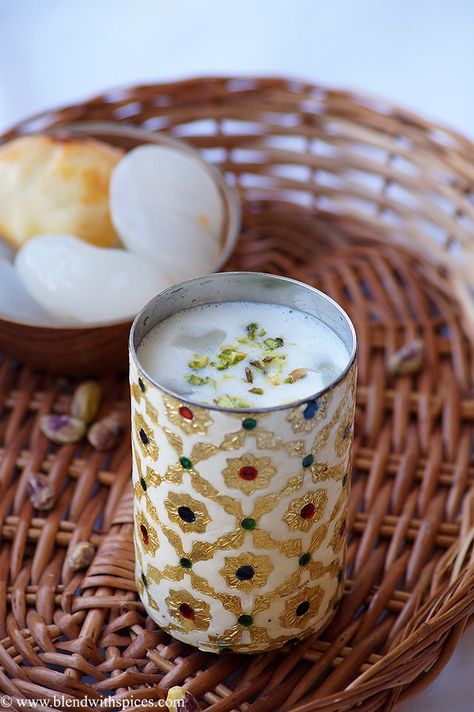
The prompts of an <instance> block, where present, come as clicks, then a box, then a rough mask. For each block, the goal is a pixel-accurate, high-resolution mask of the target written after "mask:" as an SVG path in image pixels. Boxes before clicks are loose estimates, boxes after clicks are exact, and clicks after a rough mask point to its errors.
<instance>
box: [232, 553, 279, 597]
mask: <svg viewBox="0 0 474 712" xmlns="http://www.w3.org/2000/svg"><path fill="white" fill-rule="evenodd" d="M272 570H273V565H272V562H271V560H270V558H269V557H268V556H256V555H255V554H251V553H245V554H240V556H226V557H225V564H224V566H223V567H222V568H221V569H220V570H219V573H220V574H221V575H222V576H224V578H225V580H226V583H227V585H228V586H230V588H237V589H239V590H240V591H253V590H255V589H256V588H260V587H261V586H264V585H265V584H266V582H267V579H268V577H269V575H270V574H271V572H272Z"/></svg>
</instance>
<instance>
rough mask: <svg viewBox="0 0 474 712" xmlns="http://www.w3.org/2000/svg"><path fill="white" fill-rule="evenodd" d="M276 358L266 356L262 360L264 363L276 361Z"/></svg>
mask: <svg viewBox="0 0 474 712" xmlns="http://www.w3.org/2000/svg"><path fill="white" fill-rule="evenodd" d="M274 359H275V356H264V358H263V359H262V361H263V363H271V362H272V361H274Z"/></svg>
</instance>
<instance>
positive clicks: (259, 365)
mask: <svg viewBox="0 0 474 712" xmlns="http://www.w3.org/2000/svg"><path fill="white" fill-rule="evenodd" d="M249 364H250V365H251V366H253V367H254V368H258V370H259V371H262V372H263V373H266V372H267V369H266V368H265V366H264V365H263V363H262V362H261V361H249Z"/></svg>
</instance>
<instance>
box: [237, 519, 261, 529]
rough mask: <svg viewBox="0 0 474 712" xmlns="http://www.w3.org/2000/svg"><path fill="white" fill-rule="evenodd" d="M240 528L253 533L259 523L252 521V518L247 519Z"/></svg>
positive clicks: (243, 520) (241, 523)
mask: <svg viewBox="0 0 474 712" xmlns="http://www.w3.org/2000/svg"><path fill="white" fill-rule="evenodd" d="M240 526H241V527H242V529H246V530H247V531H249V532H251V531H252V530H253V529H255V527H256V526H257V522H256V521H255V519H252V517H245V519H242V521H241V522H240Z"/></svg>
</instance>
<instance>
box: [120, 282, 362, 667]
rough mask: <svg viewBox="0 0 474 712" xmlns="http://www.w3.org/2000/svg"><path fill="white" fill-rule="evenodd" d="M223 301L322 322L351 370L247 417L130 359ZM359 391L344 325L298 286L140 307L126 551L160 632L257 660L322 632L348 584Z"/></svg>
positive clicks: (201, 288) (189, 290) (210, 286)
mask: <svg viewBox="0 0 474 712" xmlns="http://www.w3.org/2000/svg"><path fill="white" fill-rule="evenodd" d="M223 301H252V302H265V303H271V304H280V305H283V306H286V307H291V308H295V309H299V310H300V311H303V312H307V313H309V314H311V315H313V316H315V317H317V318H318V319H320V320H322V321H323V322H324V323H326V324H327V325H328V326H329V327H330V328H331V329H332V330H333V331H335V332H336V334H337V335H338V336H339V337H340V338H341V339H342V341H343V342H344V344H345V346H346V348H347V351H348V361H347V366H346V367H345V368H344V370H342V371H341V373H339V374H338V375H337V377H336V378H335V380H333V382H331V383H330V384H329V385H328V386H327V387H326V388H324V389H323V390H321V391H320V392H318V393H308V394H307V397H306V398H305V400H304V401H302V402H296V403H290V404H285V405H281V406H274V407H268V408H261V409H257V410H251V411H250V410H248V409H241V410H235V409H226V408H220V407H217V406H203V405H198V404H196V403H193V402H189V401H187V400H186V399H185V398H183V397H180V396H179V395H177V394H175V393H172V392H170V391H169V390H167V389H166V388H165V387H164V386H163V385H160V384H159V383H157V382H156V381H154V380H153V379H152V378H151V377H150V376H149V375H148V374H147V373H145V371H144V369H143V367H142V366H141V365H140V362H139V359H138V357H137V348H138V346H139V344H140V342H141V341H142V339H143V338H144V337H145V336H146V335H147V334H148V332H149V331H150V330H151V329H152V328H153V327H154V326H155V325H156V324H157V323H159V322H161V321H162V320H164V319H166V318H167V317H169V316H171V315H172V314H174V313H176V312H177V311H180V310H182V309H186V308H190V307H194V306H198V305H201V304H209V303H216V302H223ZM301 338H302V339H303V338H304V334H302V336H301ZM355 382H356V336H355V331H354V328H353V326H352V324H351V322H350V320H349V317H348V316H347V314H346V313H345V312H344V311H343V310H342V309H341V307H339V306H338V304H336V302H334V301H333V300H332V299H330V298H329V297H328V296H326V295H325V294H323V293H322V292H320V291H318V290H316V289H313V288H312V287H309V286H308V285H305V284H303V283H301V282H297V281H295V280H291V279H287V278H285V277H277V276H273V275H266V274H259V273H252V272H234V273H232V272H229V273H221V274H213V275H208V276H206V277H201V278H198V279H194V280H191V281H189V282H184V283H183V284H180V285H177V286H175V287H172V288H170V289H167V290H166V291H164V292H162V293H161V294H159V295H158V296H157V297H155V298H154V299H152V300H151V301H150V302H149V303H148V304H147V305H146V306H145V307H144V309H143V310H142V312H141V313H140V314H139V315H138V316H137V318H136V319H135V322H134V324H133V327H132V331H131V335H130V384H131V395H132V447H133V485H134V522H135V525H134V541H135V551H136V577H137V585H138V590H139V593H140V596H141V599H142V601H143V605H144V606H145V609H146V610H147V612H148V614H149V615H150V616H151V617H152V618H153V619H154V620H155V621H156V623H157V624H158V625H159V626H160V627H161V628H163V629H165V630H167V631H169V632H170V634H171V635H173V636H174V637H175V638H177V639H179V640H182V641H184V642H186V643H190V644H191V645H195V646H197V647H199V648H200V649H201V650H207V651H214V652H220V651H223V650H233V651H236V652H252V653H253V652H261V651H265V650H270V649H272V648H278V647H281V646H283V645H284V644H285V643H287V642H289V641H293V640H295V639H300V638H303V637H305V636H307V635H309V634H310V633H313V632H316V631H318V630H320V629H322V628H323V627H324V626H325V625H327V623H328V622H329V621H330V619H331V617H332V616H333V613H334V610H335V608H336V606H337V603H338V601H339V600H340V597H341V595H342V590H343V585H344V581H343V580H344V554H345V546H346V536H347V532H346V517H347V502H348V496H349V488H350V475H351V445H352V434H353V423H354V404H355ZM250 473H251V475H252V476H251V477H250Z"/></svg>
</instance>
